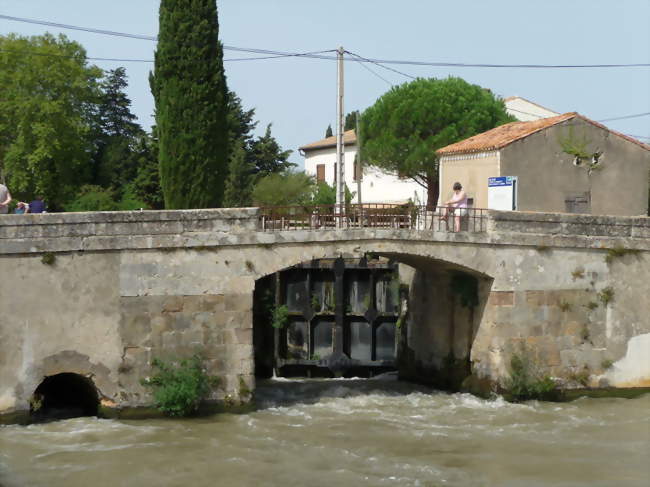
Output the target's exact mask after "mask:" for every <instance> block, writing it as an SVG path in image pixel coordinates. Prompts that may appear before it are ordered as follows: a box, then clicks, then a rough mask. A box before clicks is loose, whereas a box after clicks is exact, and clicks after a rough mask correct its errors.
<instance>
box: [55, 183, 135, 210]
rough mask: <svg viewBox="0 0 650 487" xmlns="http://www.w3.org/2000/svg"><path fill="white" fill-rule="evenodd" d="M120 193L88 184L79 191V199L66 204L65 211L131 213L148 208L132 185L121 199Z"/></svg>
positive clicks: (127, 187)
mask: <svg viewBox="0 0 650 487" xmlns="http://www.w3.org/2000/svg"><path fill="white" fill-rule="evenodd" d="M117 193H118V191H116V190H114V189H112V188H102V187H101V186H96V185H92V184H87V185H84V186H82V187H81V188H80V189H79V192H78V194H77V197H76V198H75V199H73V200H72V201H70V202H69V203H66V205H65V207H64V209H65V211H129V210H137V209H139V208H146V206H147V205H146V203H145V202H144V201H142V200H140V199H139V198H138V196H137V195H136V194H135V191H134V190H133V186H132V185H127V186H126V187H125V188H124V189H123V190H122V197H121V199H120V198H119V197H118V194H117Z"/></svg>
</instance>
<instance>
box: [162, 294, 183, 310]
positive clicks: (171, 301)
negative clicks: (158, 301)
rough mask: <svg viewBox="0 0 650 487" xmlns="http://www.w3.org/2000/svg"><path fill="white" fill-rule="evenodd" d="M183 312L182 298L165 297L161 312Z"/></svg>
mask: <svg viewBox="0 0 650 487" xmlns="http://www.w3.org/2000/svg"><path fill="white" fill-rule="evenodd" d="M182 310H183V296H166V297H165V300H164V302H163V312H165V313H177V312H179V311H182Z"/></svg>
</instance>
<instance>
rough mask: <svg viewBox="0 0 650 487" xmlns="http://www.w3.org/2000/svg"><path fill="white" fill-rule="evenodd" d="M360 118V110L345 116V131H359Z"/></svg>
mask: <svg viewBox="0 0 650 487" xmlns="http://www.w3.org/2000/svg"><path fill="white" fill-rule="evenodd" d="M359 116H360V113H359V110H355V111H353V112H350V113H348V114H347V115H346V116H345V122H344V124H343V130H356V129H357V117H359Z"/></svg>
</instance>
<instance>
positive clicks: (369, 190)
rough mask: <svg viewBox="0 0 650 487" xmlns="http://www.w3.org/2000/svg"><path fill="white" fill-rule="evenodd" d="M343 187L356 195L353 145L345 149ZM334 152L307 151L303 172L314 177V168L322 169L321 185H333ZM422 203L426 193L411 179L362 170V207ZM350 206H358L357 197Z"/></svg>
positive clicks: (333, 150) (371, 170)
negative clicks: (372, 204)
mask: <svg viewBox="0 0 650 487" xmlns="http://www.w3.org/2000/svg"><path fill="white" fill-rule="evenodd" d="M344 154H345V183H346V184H347V186H348V189H349V190H350V191H352V192H356V191H357V182H356V181H355V180H354V157H355V156H356V154H357V147H356V145H347V146H345V153H344ZM335 163H336V148H335V147H328V148H325V149H317V150H310V151H307V152H305V172H306V173H307V174H309V175H312V176H314V177H316V167H317V166H318V165H319V164H324V165H325V182H326V183H327V184H329V185H333V184H334V164H335ZM409 198H410V199H411V200H413V201H418V200H419V202H420V204H425V203H426V190H425V189H424V188H423V187H422V186H420V185H419V184H417V183H416V182H415V181H413V180H412V179H400V178H398V177H397V176H392V175H389V174H385V173H382V172H380V171H378V170H377V169H375V168H372V167H365V168H364V170H363V177H362V180H361V200H362V202H363V203H404V202H406V201H408V200H409ZM353 202H356V203H358V195H355V197H354V198H353Z"/></svg>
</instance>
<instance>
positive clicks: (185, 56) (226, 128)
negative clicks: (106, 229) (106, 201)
mask: <svg viewBox="0 0 650 487" xmlns="http://www.w3.org/2000/svg"><path fill="white" fill-rule="evenodd" d="M159 26H160V27H159V34H158V46H157V49H156V55H155V71H154V73H152V74H151V75H150V84H151V91H152V93H153V96H154V99H155V102H156V124H157V127H158V137H159V162H160V180H161V185H162V189H163V194H164V197H165V207H167V208H206V207H218V206H220V205H221V203H222V200H223V192H224V183H225V179H226V175H227V169H228V155H229V150H228V145H229V144H228V139H229V136H230V132H231V130H232V125H231V124H229V119H228V113H229V110H228V102H229V95H228V89H227V86H226V77H225V74H224V69H223V49H222V46H221V43H220V42H219V39H218V35H219V24H218V20H217V6H216V2H215V1H214V0H194V1H192V2H188V1H186V0H161V2H160V10H159Z"/></svg>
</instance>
